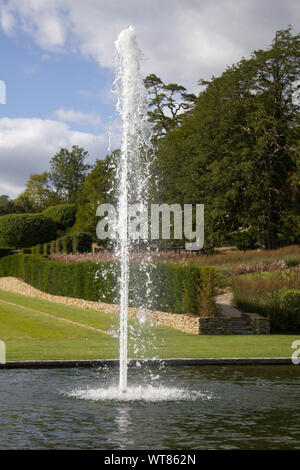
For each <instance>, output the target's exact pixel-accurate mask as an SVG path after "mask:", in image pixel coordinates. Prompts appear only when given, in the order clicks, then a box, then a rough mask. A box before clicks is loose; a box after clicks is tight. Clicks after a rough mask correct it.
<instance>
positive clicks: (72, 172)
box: [49, 145, 91, 203]
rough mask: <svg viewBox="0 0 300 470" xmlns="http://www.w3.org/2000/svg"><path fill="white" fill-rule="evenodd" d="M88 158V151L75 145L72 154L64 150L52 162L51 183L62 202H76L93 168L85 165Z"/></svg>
mask: <svg viewBox="0 0 300 470" xmlns="http://www.w3.org/2000/svg"><path fill="white" fill-rule="evenodd" d="M87 157H88V152H87V151H85V150H84V149H83V148H81V147H78V146H76V145H73V147H72V151H71V152H70V151H69V150H67V149H64V148H62V149H61V150H60V151H59V152H58V153H57V154H56V155H54V157H52V159H51V160H50V167H51V171H50V175H49V176H50V181H51V183H52V185H53V188H54V190H55V193H56V195H57V197H58V198H59V199H61V200H62V201H64V202H67V203H73V202H76V198H77V196H78V192H79V189H80V187H81V185H82V184H83V182H84V180H85V178H86V175H87V173H88V171H89V170H90V168H91V165H89V164H87V163H85V160H86V158H87Z"/></svg>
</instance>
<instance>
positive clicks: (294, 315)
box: [280, 290, 300, 331]
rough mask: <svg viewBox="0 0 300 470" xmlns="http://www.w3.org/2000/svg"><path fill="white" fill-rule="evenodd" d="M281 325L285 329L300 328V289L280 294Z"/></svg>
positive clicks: (294, 329)
mask: <svg viewBox="0 0 300 470" xmlns="http://www.w3.org/2000/svg"><path fill="white" fill-rule="evenodd" d="M280 309H281V312H282V319H281V325H282V327H283V329H284V330H286V331H287V330H291V331H299V330H300V290H298V291H297V290H287V291H283V292H282V293H281V295H280Z"/></svg>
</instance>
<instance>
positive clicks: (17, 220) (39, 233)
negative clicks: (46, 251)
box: [0, 214, 56, 248]
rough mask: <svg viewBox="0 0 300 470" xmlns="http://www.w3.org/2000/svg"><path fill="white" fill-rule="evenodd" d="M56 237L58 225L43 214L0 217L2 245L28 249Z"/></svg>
mask: <svg viewBox="0 0 300 470" xmlns="http://www.w3.org/2000/svg"><path fill="white" fill-rule="evenodd" d="M55 236H56V224H55V222H53V220H51V219H49V217H46V216H45V215H42V214H9V215H3V216H2V217H0V243H1V244H2V245H3V246H15V247H16V248H27V247H31V246H33V245H36V244H37V243H45V242H49V241H51V240H53V239H54V238H55Z"/></svg>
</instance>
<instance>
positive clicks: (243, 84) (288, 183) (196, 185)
mask: <svg viewBox="0 0 300 470" xmlns="http://www.w3.org/2000/svg"><path fill="white" fill-rule="evenodd" d="M298 50H299V35H296V36H293V35H292V32H291V28H288V29H287V30H283V31H279V32H277V33H276V36H275V38H274V41H273V43H272V46H271V47H270V48H269V49H268V50H266V51H261V50H259V51H255V52H254V53H253V55H252V57H251V59H249V60H246V59H243V60H241V61H240V62H239V63H238V64H237V65H235V66H232V67H230V68H228V69H227V70H226V71H225V72H224V73H223V74H222V75H221V76H220V77H213V78H212V80H211V81H210V82H206V85H207V86H206V89H205V90H204V91H203V92H201V93H200V95H199V97H198V99H197V102H196V104H195V107H194V108H193V109H192V110H191V111H190V112H189V113H187V114H184V115H183V116H182V124H181V125H180V126H177V127H174V128H173V129H171V130H169V131H168V132H167V134H166V135H165V136H164V137H163V138H161V139H160V140H159V144H158V155H157V162H158V163H157V167H158V176H159V175H160V183H161V184H160V192H159V194H160V195H161V196H162V197H163V200H166V202H179V203H181V204H183V203H188V202H189V203H191V202H194V203H199V202H202V203H204V204H205V214H206V240H208V239H210V240H211V242H212V244H214V243H218V240H220V239H221V238H222V236H226V235H227V234H229V233H232V232H238V231H243V232H245V231H246V232H249V233H250V232H251V239H253V237H255V240H256V242H257V244H259V246H261V247H262V248H274V247H275V246H276V245H277V244H278V243H279V241H280V238H282V236H281V234H282V232H283V231H284V226H285V223H286V219H287V217H288V216H289V215H292V214H295V213H296V211H295V208H294V202H295V197H297V194H299V193H297V188H296V181H297V173H296V172H297V162H299V129H300V127H299V123H298V120H299V114H298V112H299V108H298V107H297V105H295V104H294V103H293V101H292V93H293V83H294V81H295V80H296V78H297V76H299V60H297V57H298ZM202 83H203V82H202ZM298 168H299V163H298ZM298 171H299V170H298ZM292 182H293V183H292Z"/></svg>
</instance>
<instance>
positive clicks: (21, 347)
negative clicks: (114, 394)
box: [0, 290, 300, 361]
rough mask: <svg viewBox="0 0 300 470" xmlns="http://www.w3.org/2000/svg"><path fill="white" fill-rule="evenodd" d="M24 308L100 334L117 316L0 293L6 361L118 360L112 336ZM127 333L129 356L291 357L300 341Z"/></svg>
mask: <svg viewBox="0 0 300 470" xmlns="http://www.w3.org/2000/svg"><path fill="white" fill-rule="evenodd" d="M1 300H2V301H1ZM3 301H9V302H13V303H15V304H18V305H20V307H18V306H13V305H9V304H7V303H5V302H3ZM21 306H22V307H21ZM23 307H27V308H23ZM29 309H36V310H40V311H42V312H46V313H51V314H52V315H56V316H58V317H60V318H65V319H69V320H74V321H77V322H80V323H82V324H85V325H89V326H94V327H96V328H99V329H103V330H110V329H111V328H113V329H115V330H116V328H117V324H118V316H117V315H109V314H105V313H100V312H95V311H90V310H85V309H80V308H77V307H73V306H72V307H71V306H65V305H62V304H57V303H53V302H49V301H46V300H40V299H35V298H30V297H26V296H23V295H19V294H13V293H10V292H5V291H1V290H0V339H1V340H3V341H5V343H6V349H7V360H8V361H13V360H20V361H22V360H51V359H57V360H62V359H112V358H118V340H117V339H116V338H114V337H113V336H109V335H106V334H105V333H100V332H97V331H93V330H88V329H86V328H84V327H80V326H76V325H72V324H70V323H67V322H63V321H61V320H59V319H57V320H55V319H53V318H48V317H46V316H44V315H43V314H41V313H39V312H34V311H32V310H29ZM131 327H133V328H131ZM130 331H131V337H135V340H136V341H135V346H134V344H133V343H134V342H133V341H130V343H131V346H130V351H129V357H131V358H133V357H145V358H149V357H150V358H151V357H154V356H155V357H160V358H171V357H173V358H176V357H191V358H192V357H279V356H281V357H290V356H291V353H292V352H293V350H292V349H291V344H292V342H293V341H294V340H295V339H300V337H299V335H298V336H297V335H271V336H269V335H261V336H252V335H249V336H237V335H234V336H217V335H216V336H214V335H209V336H206V335H205V336H201V335H200V336H195V335H191V334H188V333H183V332H180V331H177V330H174V329H172V328H167V327H162V326H155V327H151V328H149V326H147V325H145V326H140V325H138V324H137V323H134V322H132V321H130ZM153 344H154V345H155V348H153Z"/></svg>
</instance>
